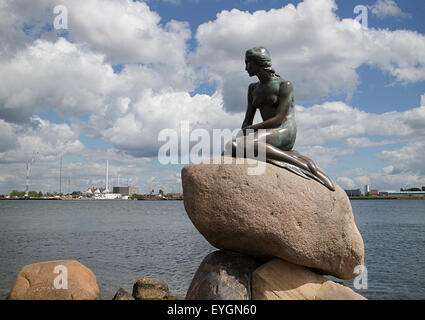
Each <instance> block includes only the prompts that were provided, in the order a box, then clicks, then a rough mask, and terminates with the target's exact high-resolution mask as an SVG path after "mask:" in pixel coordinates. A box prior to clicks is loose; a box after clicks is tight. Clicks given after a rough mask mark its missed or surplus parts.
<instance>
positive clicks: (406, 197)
mask: <svg viewBox="0 0 425 320" xmlns="http://www.w3.org/2000/svg"><path fill="white" fill-rule="evenodd" d="M348 198H349V199H350V200H417V199H420V200H424V199H425V196H382V197H380V196H369V197H365V196H361V197H348Z"/></svg>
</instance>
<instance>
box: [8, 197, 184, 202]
mask: <svg viewBox="0 0 425 320" xmlns="http://www.w3.org/2000/svg"><path fill="white" fill-rule="evenodd" d="M0 200H5V201H6V200H9V201H17V200H21V201H28V200H31V201H49V200H54V201H57V200H64V201H137V199H135V200H131V199H127V200H124V199H60V198H59V199H55V198H52V199H43V198H32V199H22V198H20V199H3V198H0ZM139 200H143V201H183V199H161V200H155V199H139Z"/></svg>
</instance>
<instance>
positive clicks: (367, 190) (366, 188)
mask: <svg viewBox="0 0 425 320" xmlns="http://www.w3.org/2000/svg"><path fill="white" fill-rule="evenodd" d="M369 191H370V187H369V185H368V184H367V185H365V186H364V195H365V196H367V194H368V193H369Z"/></svg>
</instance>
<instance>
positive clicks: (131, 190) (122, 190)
mask: <svg viewBox="0 0 425 320" xmlns="http://www.w3.org/2000/svg"><path fill="white" fill-rule="evenodd" d="M113 193H119V194H121V195H122V196H129V197H131V196H132V195H134V194H138V193H139V188H138V187H114V190H113Z"/></svg>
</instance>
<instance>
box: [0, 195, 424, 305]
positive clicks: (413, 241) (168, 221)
mask: <svg viewBox="0 0 425 320" xmlns="http://www.w3.org/2000/svg"><path fill="white" fill-rule="evenodd" d="M352 207H353V212H354V218H355V221H356V224H357V227H358V229H359V230H360V233H361V234H362V236H363V240H364V243H365V265H366V268H367V289H357V288H356V287H355V286H354V281H353V280H351V281H344V283H345V284H346V285H348V286H350V287H351V288H353V289H354V290H355V291H356V292H358V293H360V294H362V295H364V296H365V297H367V298H368V299H378V300H385V299H425V269H424V267H425V200H420V199H417V200H353V201H352ZM214 250H216V249H215V248H214V247H212V246H211V245H210V244H209V243H208V242H207V241H206V240H205V239H204V238H203V237H202V236H201V235H200V233H199V232H198V231H197V230H196V228H195V227H194V226H193V225H192V223H191V222H190V220H189V218H188V217H187V214H186V212H185V209H184V206H183V201H107V200H105V201H19V200H17V201H0V299H5V298H6V297H7V294H8V293H9V291H10V289H11V287H12V286H13V283H14V280H15V278H16V275H17V274H18V272H19V270H20V269H21V268H22V267H23V266H25V265H28V264H32V263H36V262H41V261H49V260H62V259H74V260H78V261H79V262H81V263H82V264H84V265H85V266H87V267H88V268H90V269H91V270H92V271H93V272H94V274H95V275H96V278H97V281H98V284H99V287H100V291H101V296H102V299H111V298H112V296H113V295H114V293H115V292H116V291H117V289H119V288H120V287H122V288H124V289H125V290H127V291H129V292H131V290H132V286H133V283H134V282H135V281H136V280H137V279H138V278H140V277H145V276H147V277H154V278H158V279H161V280H164V281H166V282H167V283H168V285H169V287H170V290H171V292H172V293H173V295H174V296H176V297H177V298H178V299H183V298H184V296H185V293H186V291H187V289H188V287H189V285H190V282H191V280H192V277H193V275H194V273H195V271H196V269H197V267H198V266H199V264H200V263H201V261H202V259H203V258H204V257H205V256H206V255H207V254H209V253H210V252H212V251H214Z"/></svg>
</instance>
